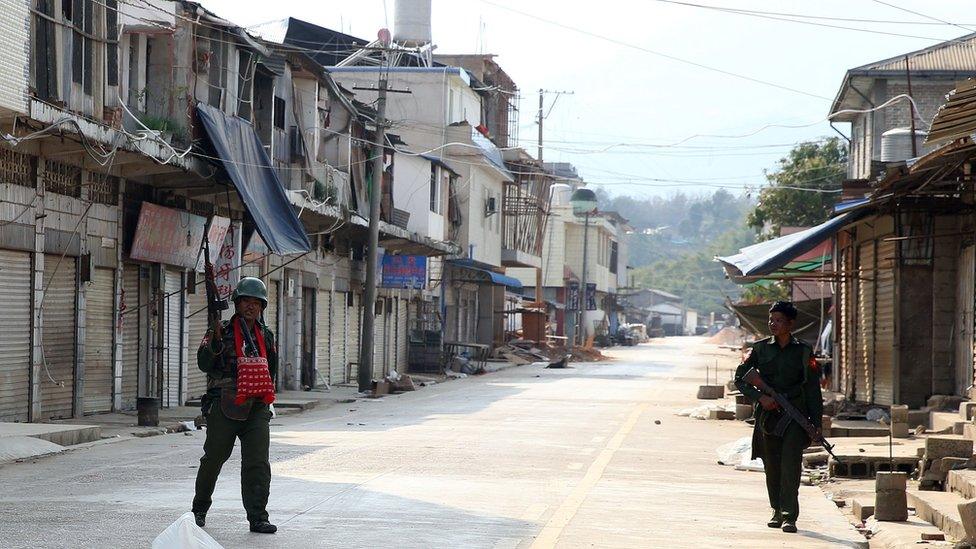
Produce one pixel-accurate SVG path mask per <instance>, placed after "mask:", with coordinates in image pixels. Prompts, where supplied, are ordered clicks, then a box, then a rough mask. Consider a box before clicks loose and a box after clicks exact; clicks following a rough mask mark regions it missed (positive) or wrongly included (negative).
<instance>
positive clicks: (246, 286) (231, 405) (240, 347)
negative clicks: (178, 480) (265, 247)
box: [192, 277, 278, 534]
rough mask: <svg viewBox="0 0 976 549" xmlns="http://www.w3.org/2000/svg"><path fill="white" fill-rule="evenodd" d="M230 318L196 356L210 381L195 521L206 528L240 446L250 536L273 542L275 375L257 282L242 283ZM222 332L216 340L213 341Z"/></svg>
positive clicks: (262, 289) (264, 294) (263, 291)
mask: <svg viewBox="0 0 976 549" xmlns="http://www.w3.org/2000/svg"><path fill="white" fill-rule="evenodd" d="M231 299H232V300H233V302H234V308H235V313H234V315H233V316H232V317H231V318H230V320H226V321H223V322H222V323H220V327H219V328H216V327H211V329H210V330H209V331H208V332H207V336H206V337H205V338H204V340H203V342H202V343H201V345H200V349H199V351H197V365H198V366H199V368H200V369H201V370H203V371H204V372H206V373H207V394H206V396H205V397H204V403H203V413H204V416H205V417H206V418H207V439H206V442H204V445H203V457H202V458H200V468H199V469H198V470H197V480H196V495H195V496H194V498H193V508H192V510H193V515H194V517H195V518H196V523H197V525H198V526H201V527H202V526H204V525H205V524H206V519H207V511H208V510H209V509H210V505H211V504H212V503H213V501H212V499H211V498H212V496H213V492H214V487H215V486H216V484H217V476H218V475H219V474H220V469H221V467H223V465H224V462H226V461H227V458H229V457H230V454H231V451H233V449H234V443H235V440H236V439H240V440H241V495H242V498H243V502H244V509H245V511H246V512H247V520H248V522H249V523H250V529H251V531H252V532H257V533H261V534H273V533H275V532H276V531H277V530H278V528H277V527H276V526H275V525H274V524H271V523H270V522H268V511H267V509H266V508H267V505H268V496H269V494H270V488H271V464H270V463H269V461H268V447H269V444H270V422H271V418H272V409H271V406H270V405H271V403H272V402H273V401H274V383H273V382H272V381H271V380H273V379H275V376H276V375H277V371H278V349H277V346H276V345H275V340H274V334H272V333H271V330H269V329H268V327H267V326H266V325H264V324H263V323H262V322H261V315H262V313H263V312H264V309H265V307H267V306H268V289H267V287H266V286H265V285H264V282H262V281H261V280H260V279H258V278H253V277H244V278H242V279H241V281H240V283H239V284H238V285H237V288H235V289H234V293H233V295H232V296H231ZM215 332H219V333H215Z"/></svg>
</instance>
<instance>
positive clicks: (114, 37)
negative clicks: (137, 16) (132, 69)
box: [105, 0, 119, 86]
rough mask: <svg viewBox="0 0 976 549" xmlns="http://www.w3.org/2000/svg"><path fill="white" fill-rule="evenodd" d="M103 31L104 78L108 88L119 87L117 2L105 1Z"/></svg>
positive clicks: (114, 0) (113, 0)
mask: <svg viewBox="0 0 976 549" xmlns="http://www.w3.org/2000/svg"><path fill="white" fill-rule="evenodd" d="M105 31H106V37H107V38H108V42H107V43H108V52H107V55H108V74H107V75H106V76H105V78H106V79H107V81H108V85H109V86H118V85H119V42H118V40H119V2H118V0H105Z"/></svg>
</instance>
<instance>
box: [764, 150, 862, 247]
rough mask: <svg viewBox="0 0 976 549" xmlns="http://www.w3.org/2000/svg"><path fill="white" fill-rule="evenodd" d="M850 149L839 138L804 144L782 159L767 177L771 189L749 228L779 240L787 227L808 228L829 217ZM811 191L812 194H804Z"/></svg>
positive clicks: (767, 188)
mask: <svg viewBox="0 0 976 549" xmlns="http://www.w3.org/2000/svg"><path fill="white" fill-rule="evenodd" d="M846 164H847V147H846V145H845V144H844V143H843V142H841V140H840V138H838V137H831V138H828V139H826V140H824V141H820V142H808V143H801V144H799V145H797V146H795V147H793V149H792V150H791V151H790V153H789V155H787V157H786V158H781V159H780V161H779V168H778V170H777V171H775V172H773V173H767V174H766V180H767V181H768V182H769V186H767V187H763V188H762V189H761V190H760V191H759V202H758V204H756V207H755V208H754V209H753V210H752V212H750V213H749V217H748V219H747V222H748V224H749V226H750V227H753V228H755V229H756V230H757V231H761V236H760V237H761V238H762V239H770V238H774V237H777V236H780V229H782V228H783V227H784V226H794V227H809V226H813V225H818V224H820V223H823V222H824V221H826V220H827V219H828V218H829V217H830V213H831V211H832V210H833V207H834V204H836V203H837V199H838V197H839V195H840V193H839V192H823V191H839V190H840V188H841V183H842V182H843V180H844V176H845V167H846ZM804 189H810V190H804Z"/></svg>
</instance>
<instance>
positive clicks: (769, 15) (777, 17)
mask: <svg viewBox="0 0 976 549" xmlns="http://www.w3.org/2000/svg"><path fill="white" fill-rule="evenodd" d="M655 2H661V3H664V4H674V5H678V6H686V7H691V8H700V9H706V10H713V11H720V12H723V13H732V14H736V15H744V16H748V17H756V18H760V19H770V20H773V21H785V22H788V23H797V24H801V25H811V26H815V27H825V28H830V29H840V30H848V31H854V32H864V33H868V34H881V35H885V36H897V37H899V38H918V39H922V40H933V41H938V42H943V41H945V39H943V38H937V37H934V36H918V35H914V34H904V33H899V32H890V31H881V30H873V29H864V28H859V27H847V26H844V25H834V24H830V23H817V22H814V21H802V20H797V19H791V18H790V17H795V16H794V15H787V14H779V13H776V12H763V11H757V10H742V9H737V8H723V7H719V6H709V5H705V4H695V3H692V2H679V1H677V0H655ZM945 24H950V25H951V24H952V23H945ZM955 26H958V25H955Z"/></svg>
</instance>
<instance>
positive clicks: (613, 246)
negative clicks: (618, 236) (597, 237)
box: [610, 240, 619, 274]
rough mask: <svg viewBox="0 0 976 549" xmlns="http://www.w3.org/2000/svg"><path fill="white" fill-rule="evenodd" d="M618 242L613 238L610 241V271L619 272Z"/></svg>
mask: <svg viewBox="0 0 976 549" xmlns="http://www.w3.org/2000/svg"><path fill="white" fill-rule="evenodd" d="M618 254H619V252H618V251H617V243H616V242H614V241H613V240H611V241H610V272H611V273H613V274H617V261H618Z"/></svg>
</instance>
